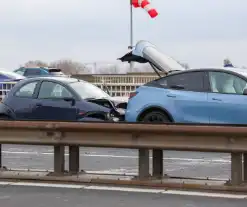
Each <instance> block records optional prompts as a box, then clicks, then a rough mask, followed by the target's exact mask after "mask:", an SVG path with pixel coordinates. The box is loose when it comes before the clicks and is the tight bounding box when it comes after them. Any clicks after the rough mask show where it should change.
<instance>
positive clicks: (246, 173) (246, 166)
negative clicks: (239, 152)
mask: <svg viewBox="0 0 247 207" xmlns="http://www.w3.org/2000/svg"><path fill="white" fill-rule="evenodd" d="M243 171H244V179H243V181H244V182H247V153H243Z"/></svg>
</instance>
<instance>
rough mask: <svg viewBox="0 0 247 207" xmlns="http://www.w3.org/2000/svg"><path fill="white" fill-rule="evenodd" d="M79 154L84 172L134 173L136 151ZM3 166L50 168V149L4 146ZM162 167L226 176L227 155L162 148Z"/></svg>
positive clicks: (184, 172)
mask: <svg viewBox="0 0 247 207" xmlns="http://www.w3.org/2000/svg"><path fill="white" fill-rule="evenodd" d="M80 155H81V157H80V168H81V169H83V170H86V171H100V172H112V173H137V162H138V160H137V155H138V154H137V150H127V149H101V148H81V153H80ZM67 158H68V156H66V160H67ZM3 165H4V166H6V167H7V168H24V169H47V170H48V169H49V170H52V169H53V148H52V147H38V146H20V145H4V146H3ZM67 166H68V162H67V161H66V167H67ZM164 169H165V171H166V173H168V174H169V175H172V176H185V177H210V178H221V179H228V178H229V176H230V155H229V154H223V153H196V152H174V151H164Z"/></svg>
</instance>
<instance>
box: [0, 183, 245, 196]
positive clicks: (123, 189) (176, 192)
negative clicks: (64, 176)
mask: <svg viewBox="0 0 247 207" xmlns="http://www.w3.org/2000/svg"><path fill="white" fill-rule="evenodd" d="M1 185H2V186H5V185H10V186H27V187H28V186H29V187H48V188H70V189H85V190H100V191H120V192H133V193H157V194H158V193H160V194H166V195H184V196H201V197H211V198H230V199H247V195H244V194H229V193H228V194H225V193H224V194H223V193H204V192H195V191H179V190H165V189H161V190H159V189H144V188H128V187H110V186H96V185H92V186H87V185H69V184H50V183H25V182H6V183H4V182H1V183H0V186H1Z"/></svg>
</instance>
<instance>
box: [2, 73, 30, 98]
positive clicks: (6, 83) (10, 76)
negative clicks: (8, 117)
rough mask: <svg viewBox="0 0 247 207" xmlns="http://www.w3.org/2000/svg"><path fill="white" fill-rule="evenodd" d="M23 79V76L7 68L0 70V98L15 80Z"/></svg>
mask: <svg viewBox="0 0 247 207" xmlns="http://www.w3.org/2000/svg"><path fill="white" fill-rule="evenodd" d="M23 79H25V77H24V76H22V75H19V74H16V73H14V72H11V71H7V70H0V99H2V98H3V97H4V96H5V95H6V94H7V93H8V91H9V90H11V88H12V87H13V86H14V85H15V83H16V82H18V81H20V80H23Z"/></svg>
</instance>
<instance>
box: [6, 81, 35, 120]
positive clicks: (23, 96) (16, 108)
mask: <svg viewBox="0 0 247 207" xmlns="http://www.w3.org/2000/svg"><path fill="white" fill-rule="evenodd" d="M38 86H39V81H32V82H28V83H26V84H24V85H21V86H20V88H19V89H17V90H16V91H15V92H14V93H13V95H12V97H11V98H8V99H7V100H6V102H5V104H6V105H8V106H9V107H10V108H11V109H12V110H13V112H14V113H15V116H16V119H23V120H25V119H26V120H29V119H33V118H34V116H33V109H34V108H35V105H36V99H35V95H36V93H37V90H38Z"/></svg>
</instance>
